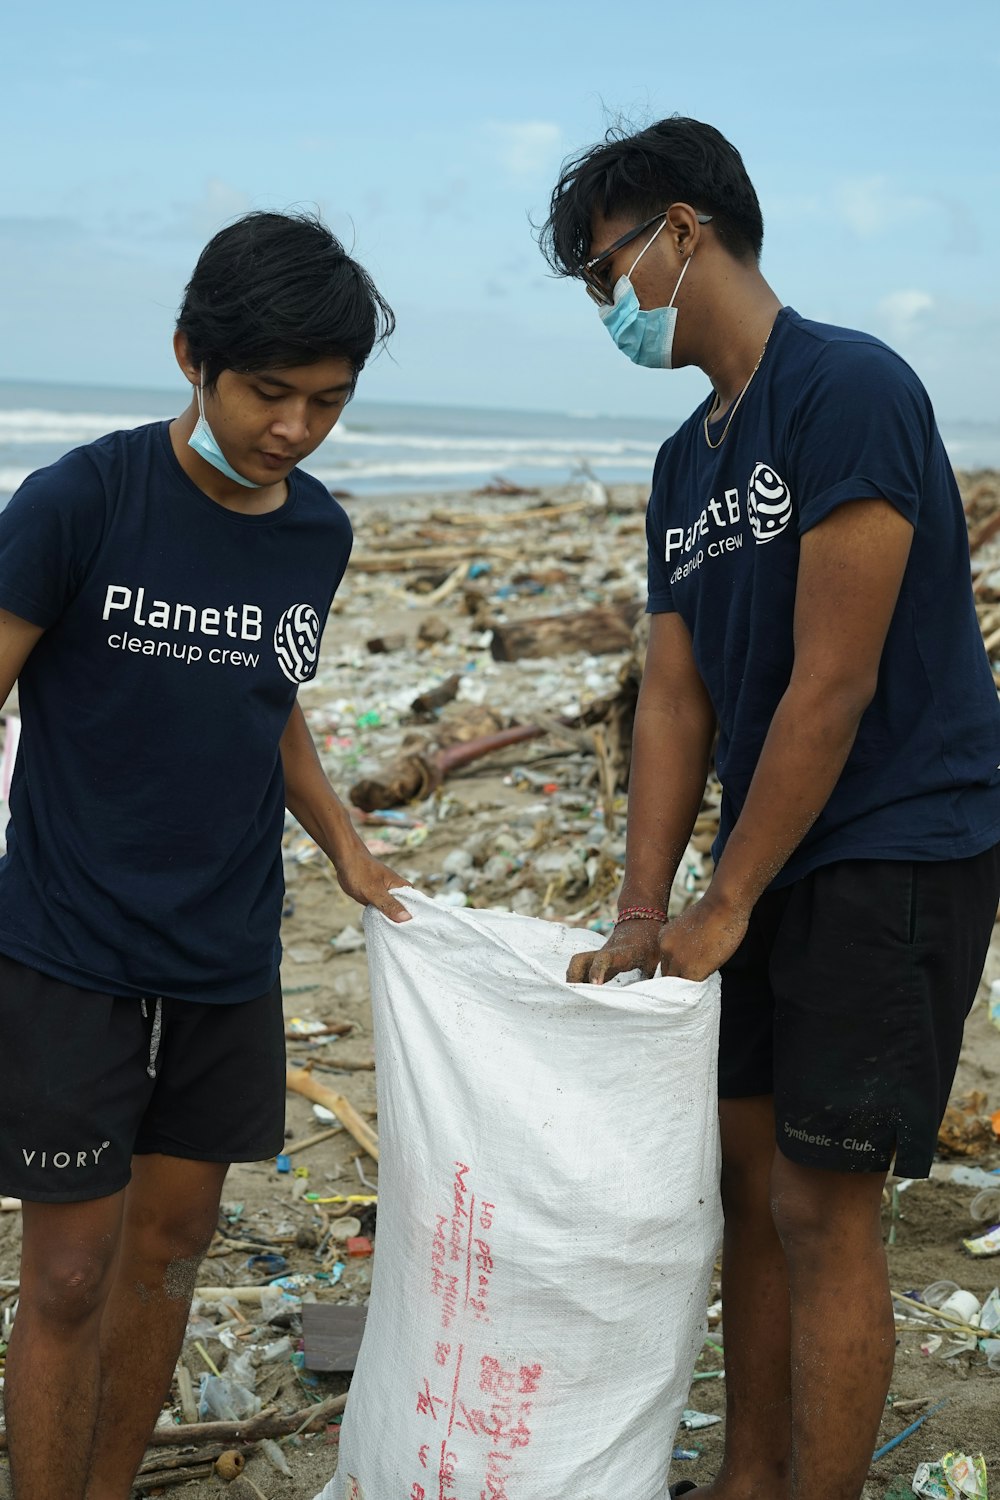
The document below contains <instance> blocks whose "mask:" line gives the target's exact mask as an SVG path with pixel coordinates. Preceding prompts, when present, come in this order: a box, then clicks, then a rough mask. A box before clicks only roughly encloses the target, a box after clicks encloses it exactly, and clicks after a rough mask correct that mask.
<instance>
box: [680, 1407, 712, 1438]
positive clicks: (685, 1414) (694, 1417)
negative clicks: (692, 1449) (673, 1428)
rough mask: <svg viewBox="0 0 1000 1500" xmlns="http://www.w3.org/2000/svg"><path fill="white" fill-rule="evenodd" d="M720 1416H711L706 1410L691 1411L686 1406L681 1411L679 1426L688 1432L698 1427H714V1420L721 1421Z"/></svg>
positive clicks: (694, 1430)
mask: <svg viewBox="0 0 1000 1500" xmlns="http://www.w3.org/2000/svg"><path fill="white" fill-rule="evenodd" d="M721 1421H722V1418H721V1417H715V1416H712V1414H711V1413H710V1412H707V1411H693V1410H692V1409H691V1407H689V1406H686V1407H685V1408H684V1410H683V1411H682V1413H681V1426H682V1427H684V1428H687V1429H688V1431H690V1432H696V1431H697V1430H698V1428H700V1427H714V1426H715V1424H716V1422H721Z"/></svg>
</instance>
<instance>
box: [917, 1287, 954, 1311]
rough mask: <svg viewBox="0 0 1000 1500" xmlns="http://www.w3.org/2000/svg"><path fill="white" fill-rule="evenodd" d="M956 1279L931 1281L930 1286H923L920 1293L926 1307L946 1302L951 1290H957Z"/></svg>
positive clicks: (937, 1305) (938, 1305)
mask: <svg viewBox="0 0 1000 1500" xmlns="http://www.w3.org/2000/svg"><path fill="white" fill-rule="evenodd" d="M959 1290H960V1288H959V1285H958V1282H957V1281H932V1282H931V1284H930V1286H925V1287H924V1289H923V1291H922V1292H921V1294H920V1300H921V1302H926V1303H927V1306H928V1307H940V1306H941V1304H942V1303H943V1302H947V1300H948V1298H949V1297H950V1296H951V1294H952V1292H957V1291H959Z"/></svg>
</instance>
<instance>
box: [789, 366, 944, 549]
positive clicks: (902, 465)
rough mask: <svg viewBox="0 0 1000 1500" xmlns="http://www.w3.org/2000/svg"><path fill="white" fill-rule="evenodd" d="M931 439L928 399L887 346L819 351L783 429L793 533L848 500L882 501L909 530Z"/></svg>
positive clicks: (807, 527)
mask: <svg viewBox="0 0 1000 1500" xmlns="http://www.w3.org/2000/svg"><path fill="white" fill-rule="evenodd" d="M933 434H934V414H933V411H932V409H931V403H930V399H929V397H928V395H927V393H926V391H925V390H924V388H923V386H922V385H921V383H920V381H919V380H918V379H917V377H916V375H915V374H914V373H913V371H912V370H911V369H910V368H909V366H908V365H907V364H906V362H905V361H904V360H902V359H900V358H899V356H898V355H897V354H894V353H893V352H892V350H891V349H888V348H886V347H885V345H883V344H878V343H875V342H862V341H858V342H856V343H851V342H843V343H837V344H831V345H829V346H827V348H826V349H825V350H824V352H823V354H822V355H821V357H820V358H819V359H818V360H817V362H816V365H815V366H814V368H813V370H812V372H811V374H810V376H809V377H808V379H807V380H806V382H805V384H804V386H803V389H802V392H801V395H800V398H799V400H798V401H797V402H796V403H795V407H794V409H793V411H792V413H791V415H790V418H789V424H788V428H787V432H786V438H787V452H788V454H789V481H790V485H791V489H792V493H793V496H794V497H795V500H796V503H797V507H798V517H799V534H800V535H802V534H803V533H804V532H806V531H809V530H811V529H812V527H814V526H817V525H819V523H820V522H821V521H823V520H825V518H826V517H827V516H828V515H829V514H830V513H831V511H833V510H835V509H836V508H837V506H839V505H843V504H845V503H846V502H847V501H850V500H869V499H883V500H887V501H888V502H889V504H890V505H892V506H894V508H895V509H896V510H898V511H899V513H900V515H902V516H904V517H905V519H906V520H907V521H909V522H910V524H911V525H912V526H915V525H916V524H917V517H918V512H919V509H920V496H921V490H922V482H923V475H924V472H925V469H926V465H927V458H928V453H929V450H930V445H931V442H932V439H933Z"/></svg>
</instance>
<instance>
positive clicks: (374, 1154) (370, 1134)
mask: <svg viewBox="0 0 1000 1500" xmlns="http://www.w3.org/2000/svg"><path fill="white" fill-rule="evenodd" d="M285 1084H286V1087H288V1088H290V1089H291V1090H292V1092H293V1093H296V1094H302V1095H303V1097H304V1098H306V1099H311V1100H312V1102H313V1103H314V1104H322V1105H324V1106H325V1107H326V1108H327V1109H332V1110H333V1113H334V1114H335V1115H336V1116H337V1119H338V1120H339V1121H340V1123H341V1125H343V1127H344V1129H345V1130H346V1131H347V1132H348V1133H349V1134H350V1135H352V1136H353V1137H354V1139H355V1140H356V1141H357V1143H358V1145H359V1146H360V1147H361V1149H362V1151H366V1152H367V1153H368V1155H369V1156H370V1157H371V1158H372V1160H373V1161H378V1136H377V1135H376V1134H375V1132H374V1130H373V1129H372V1128H371V1126H370V1125H369V1124H368V1122H367V1120H363V1119H362V1118H361V1116H360V1115H359V1114H358V1112H357V1110H356V1109H355V1108H354V1105H353V1104H352V1103H351V1102H350V1100H349V1099H345V1098H344V1096H343V1094H337V1093H335V1092H334V1090H333V1089H328V1088H327V1087H326V1085H325V1084H322V1083H319V1082H317V1080H316V1079H315V1078H314V1077H313V1076H312V1074H311V1073H310V1072H309V1070H308V1068H286V1070H285Z"/></svg>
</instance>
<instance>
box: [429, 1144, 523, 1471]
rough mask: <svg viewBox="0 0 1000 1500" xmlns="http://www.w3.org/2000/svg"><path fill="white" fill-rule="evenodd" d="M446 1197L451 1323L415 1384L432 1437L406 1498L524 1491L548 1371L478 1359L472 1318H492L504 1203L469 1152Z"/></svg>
mask: <svg viewBox="0 0 1000 1500" xmlns="http://www.w3.org/2000/svg"><path fill="white" fill-rule="evenodd" d="M444 1206H445V1208H446V1211H445V1212H444V1213H438V1214H435V1215H434V1225H433V1230H432V1235H431V1292H432V1294H433V1295H434V1296H436V1297H438V1298H439V1299H440V1302H441V1327H442V1329H445V1330H447V1329H449V1328H452V1329H453V1332H452V1333H451V1334H449V1335H448V1337H447V1338H438V1339H435V1341H434V1343H433V1346H432V1347H431V1349H429V1350H428V1368H430V1369H432V1370H433V1374H432V1375H428V1376H425V1377H424V1379H423V1381H422V1383H421V1385H420V1386H419V1389H418V1390H417V1397H416V1400H417V1414H418V1416H420V1417H421V1419H422V1420H423V1421H424V1422H426V1424H427V1427H426V1429H425V1430H426V1431H428V1433H430V1434H433V1437H432V1440H431V1441H430V1442H422V1443H421V1444H420V1446H419V1448H418V1450H417V1454H416V1458H417V1462H418V1464H419V1466H420V1470H421V1473H422V1477H421V1478H420V1479H415V1480H414V1481H413V1488H412V1490H411V1491H410V1495H409V1497H408V1500H517V1491H518V1489H519V1486H518V1483H517V1480H518V1475H519V1473H520V1472H521V1471H520V1468H519V1462H518V1461H519V1459H521V1456H522V1455H523V1454H524V1451H525V1449H527V1448H528V1447H529V1445H530V1443H531V1440H532V1423H533V1421H534V1406H535V1397H536V1396H537V1395H538V1394H539V1391H540V1389H541V1386H542V1383H543V1378H544V1372H543V1369H542V1366H541V1365H540V1364H537V1363H521V1362H520V1361H519V1360H517V1359H514V1358H511V1359H507V1360H501V1359H498V1358H496V1357H495V1356H494V1355H492V1354H489V1355H483V1354H479V1355H478V1361H479V1362H478V1367H477V1365H476V1363H475V1361H476V1358H477V1353H476V1352H475V1343H474V1340H475V1339H477V1338H480V1337H481V1335H480V1334H479V1333H474V1332H473V1325H474V1324H476V1323H480V1324H482V1323H485V1324H489V1322H490V1314H489V1304H490V1296H491V1286H492V1280H493V1276H494V1273H495V1272H496V1269H497V1262H496V1256H495V1249H494V1246H495V1240H494V1235H493V1233H492V1232H491V1231H493V1229H494V1224H495V1221H496V1218H497V1206H496V1204H495V1203H492V1202H489V1201H488V1200H487V1199H479V1200H477V1196H476V1193H475V1192H474V1191H473V1182H472V1171H471V1168H470V1167H469V1166H468V1165H467V1164H466V1163H465V1162H462V1161H456V1162H455V1163H454V1171H453V1174H452V1177H451V1180H450V1182H449V1185H448V1198H447V1200H446V1203H445V1205H444ZM463 1332H465V1333H467V1335H468V1338H467V1339H466V1338H463V1337H462V1335H463ZM469 1340H472V1341H473V1342H472V1343H471V1344H470V1342H469ZM432 1362H433V1363H432ZM484 1398H485V1399H484ZM431 1424H434V1425H433V1426H432V1425H431ZM435 1427H436V1428H437V1431H436V1432H435V1431H434V1428H435Z"/></svg>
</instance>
